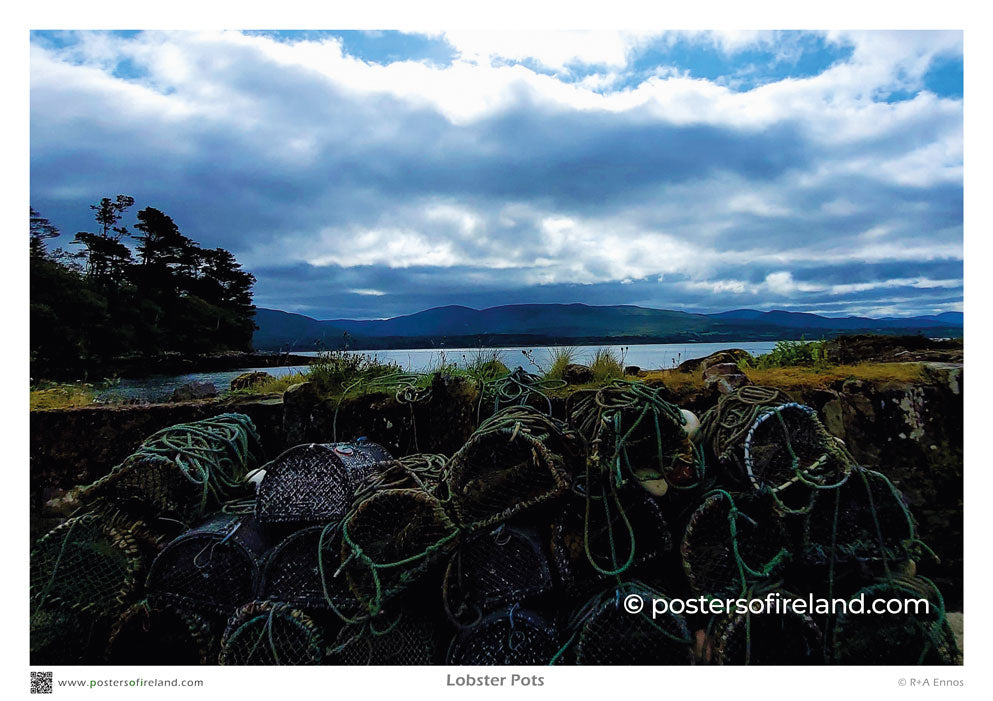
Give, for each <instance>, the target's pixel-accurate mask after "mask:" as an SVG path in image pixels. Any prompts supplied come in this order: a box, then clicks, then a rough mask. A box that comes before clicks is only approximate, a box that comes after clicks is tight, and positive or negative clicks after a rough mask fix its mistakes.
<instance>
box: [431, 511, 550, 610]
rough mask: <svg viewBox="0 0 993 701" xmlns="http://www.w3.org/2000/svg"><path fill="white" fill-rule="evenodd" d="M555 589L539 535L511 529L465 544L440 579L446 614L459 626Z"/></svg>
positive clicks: (480, 535) (482, 533)
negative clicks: (495, 610)
mask: <svg viewBox="0 0 993 701" xmlns="http://www.w3.org/2000/svg"><path fill="white" fill-rule="evenodd" d="M551 590H552V573H551V569H550V566H549V562H548V557H547V555H546V554H545V551H544V548H543V547H542V543H541V540H540V539H539V538H538V534H537V533H536V532H535V531H534V530H532V529H526V528H519V527H514V526H509V525H500V526H498V527H497V528H495V529H493V530H492V531H480V532H478V533H476V534H474V535H473V536H472V537H470V538H467V539H465V540H463V541H461V542H460V543H459V544H458V546H457V548H456V550H455V552H453V553H452V555H451V557H450V558H449V560H448V564H447V566H446V568H445V574H444V578H443V580H442V596H443V600H444V604H445V610H446V612H447V613H448V615H449V617H450V618H451V619H452V621H454V622H455V623H456V625H459V626H461V625H467V624H471V623H472V622H473V621H478V620H479V619H480V618H481V617H482V616H483V615H484V614H485V613H487V612H490V611H493V610H494V609H497V608H500V607H502V606H506V605H509V604H512V603H514V602H523V601H528V600H530V599H533V598H535V597H539V596H541V595H543V594H547V593H548V592H550V591H551Z"/></svg>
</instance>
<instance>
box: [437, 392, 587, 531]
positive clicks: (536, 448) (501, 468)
mask: <svg viewBox="0 0 993 701" xmlns="http://www.w3.org/2000/svg"><path fill="white" fill-rule="evenodd" d="M527 417H534V413H533V410H527V409H526V408H524V407H510V408H509V409H505V410H503V411H501V412H498V413H497V414H494V415H493V416H491V417H490V418H488V419H486V421H484V422H483V423H482V424H480V426H479V428H478V429H477V430H476V431H475V432H474V433H473V434H472V435H471V436H470V437H469V440H468V441H467V442H466V444H465V445H464V446H463V447H462V448H461V449H460V450H459V451H458V452H457V453H455V455H453V456H452V459H451V461H450V463H449V472H448V479H447V480H446V482H447V486H448V493H449V494H450V495H451V500H452V504H453V507H454V511H455V515H456V517H457V519H458V522H459V524H460V525H461V526H462V527H464V528H467V529H476V528H485V527H487V526H491V525H495V524H498V523H499V522H501V521H504V520H506V519H508V518H510V517H511V516H514V515H515V514H518V513H521V512H524V511H526V510H528V509H530V508H533V507H535V506H537V505H538V504H542V503H544V502H547V501H548V500H550V499H553V498H554V497H557V496H559V495H561V494H563V493H564V492H565V491H566V490H567V489H568V473H567V472H566V471H565V469H564V458H563V457H562V456H561V455H558V454H555V453H552V451H551V450H549V448H548V447H547V446H546V444H545V441H546V440H548V434H547V433H545V430H544V426H541V424H547V422H548V419H547V417H545V418H544V419H542V420H540V424H538V420H534V421H529V420H527ZM536 425H538V428H535V426H536ZM536 430H537V431H541V432H540V433H534V431H536Z"/></svg>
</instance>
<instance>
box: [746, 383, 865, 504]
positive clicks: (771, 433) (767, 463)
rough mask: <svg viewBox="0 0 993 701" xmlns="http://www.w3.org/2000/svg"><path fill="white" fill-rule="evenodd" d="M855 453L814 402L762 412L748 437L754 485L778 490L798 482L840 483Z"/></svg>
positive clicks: (748, 459) (748, 465) (748, 467)
mask: <svg viewBox="0 0 993 701" xmlns="http://www.w3.org/2000/svg"><path fill="white" fill-rule="evenodd" d="M851 466H852V459H851V456H849V455H848V453H847V451H845V449H844V447H843V446H842V445H841V443H839V442H838V441H837V439H835V438H834V437H833V436H832V435H831V434H829V433H828V432H827V429H825V428H824V425H823V424H822V423H821V421H820V419H818V418H817V412H815V411H814V410H813V409H811V408H810V407H809V406H804V405H802V404H796V403H792V402H791V403H788V404H781V405H779V406H777V407H774V408H772V409H767V410H766V411H764V412H763V413H761V414H759V415H758V417H757V418H756V419H755V421H754V422H753V423H752V425H751V427H750V428H749V429H748V434H747V435H746V437H745V469H746V471H747V472H748V479H749V482H750V483H751V485H752V486H753V487H754V488H755V489H756V490H758V491H763V490H767V489H770V490H772V492H773V493H774V494H778V493H780V492H784V491H785V490H787V489H788V488H790V487H792V486H796V487H798V488H799V487H802V486H820V487H826V486H829V485H833V484H839V483H840V482H842V481H843V480H844V479H845V476H846V475H847V474H848V473H849V471H850V470H851Z"/></svg>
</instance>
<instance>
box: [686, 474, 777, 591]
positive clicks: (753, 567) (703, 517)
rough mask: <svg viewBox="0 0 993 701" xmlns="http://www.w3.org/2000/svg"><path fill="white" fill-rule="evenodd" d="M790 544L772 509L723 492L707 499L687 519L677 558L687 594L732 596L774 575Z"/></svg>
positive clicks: (753, 498) (762, 502)
mask: <svg viewBox="0 0 993 701" xmlns="http://www.w3.org/2000/svg"><path fill="white" fill-rule="evenodd" d="M788 545H789V539H788V535H787V532H786V529H785V527H784V526H783V523H782V520H781V519H780V518H779V516H778V515H777V514H776V512H775V511H774V510H773V508H772V506H771V504H770V503H769V502H768V501H767V500H764V499H761V498H759V497H756V496H750V495H745V496H738V497H733V496H732V495H730V494H729V493H727V492H723V491H722V492H716V493H712V494H710V495H709V496H707V497H706V498H705V499H704V501H703V503H702V504H700V506H698V507H697V509H696V510H695V511H694V512H693V515H692V516H690V520H689V523H688V524H687V525H686V532H685V533H684V534H683V542H682V544H681V546H680V555H681V556H682V560H683V570H684V571H685V572H686V579H687V581H688V583H689V585H690V590H691V591H692V592H693V593H694V594H696V595H698V596H700V595H711V596H717V597H722V596H730V595H736V594H738V593H739V592H741V591H742V590H743V589H745V588H747V586H748V585H749V584H750V583H752V582H754V581H760V580H764V579H767V578H768V577H771V576H773V575H775V574H778V573H779V572H780V571H781V569H782V565H783V563H784V561H785V559H786V557H787V555H788Z"/></svg>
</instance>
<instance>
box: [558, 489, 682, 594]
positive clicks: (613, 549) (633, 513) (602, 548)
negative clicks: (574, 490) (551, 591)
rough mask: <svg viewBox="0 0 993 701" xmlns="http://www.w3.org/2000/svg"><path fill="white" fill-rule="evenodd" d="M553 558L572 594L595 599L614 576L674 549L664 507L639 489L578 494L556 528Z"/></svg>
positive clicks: (564, 511) (656, 558)
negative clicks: (597, 493)
mask: <svg viewBox="0 0 993 701" xmlns="http://www.w3.org/2000/svg"><path fill="white" fill-rule="evenodd" d="M550 540H551V544H550V548H549V550H550V552H551V559H552V561H553V562H554V563H555V569H556V573H557V575H558V580H559V582H560V584H561V586H562V587H563V589H564V590H565V591H566V592H568V593H569V594H571V595H584V594H585V595H587V596H589V595H591V594H592V593H593V592H594V591H595V590H596V589H599V588H602V583H603V582H604V581H606V580H607V579H608V578H609V577H611V576H614V575H615V574H621V573H624V572H626V571H628V570H629V569H632V570H633V569H637V568H638V567H640V566H642V565H645V564H646V563H649V562H654V561H657V560H658V559H659V558H661V557H662V555H663V554H665V553H667V552H669V551H670V550H671V549H672V535H671V533H670V530H669V524H668V523H667V521H666V518H665V516H664V515H663V510H662V506H661V505H660V504H659V503H658V502H657V501H656V500H655V499H653V498H652V497H650V496H648V494H646V493H645V492H644V491H643V490H641V489H640V488H639V487H637V486H634V485H629V486H628V487H627V488H625V489H621V490H619V491H614V490H613V489H612V488H611V486H609V485H608V486H606V487H603V486H601V487H600V492H599V495H594V494H585V495H574V496H572V497H571V498H570V499H569V500H568V501H567V502H566V503H565V504H564V505H563V508H562V510H561V511H560V512H559V514H558V515H557V516H556V517H555V519H554V520H553V521H552V525H551V539H550Z"/></svg>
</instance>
